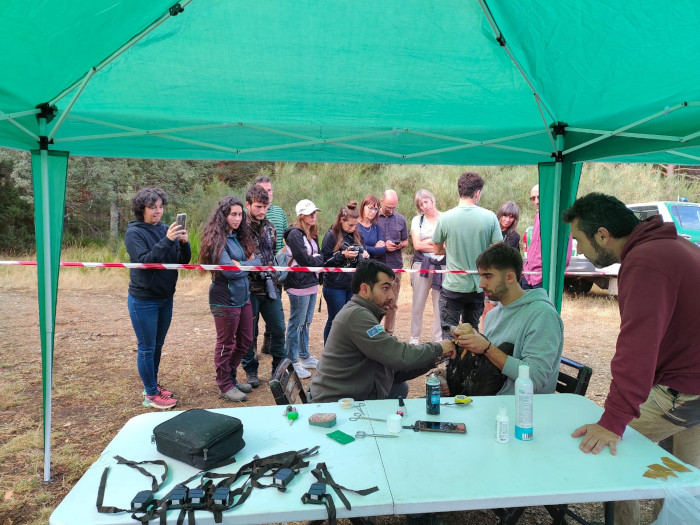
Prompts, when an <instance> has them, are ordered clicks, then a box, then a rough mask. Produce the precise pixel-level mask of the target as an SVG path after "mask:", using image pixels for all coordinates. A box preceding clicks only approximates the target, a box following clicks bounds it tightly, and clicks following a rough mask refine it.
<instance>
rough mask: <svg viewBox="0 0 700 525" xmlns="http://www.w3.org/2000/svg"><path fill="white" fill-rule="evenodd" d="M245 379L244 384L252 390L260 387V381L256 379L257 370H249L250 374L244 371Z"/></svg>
mask: <svg viewBox="0 0 700 525" xmlns="http://www.w3.org/2000/svg"><path fill="white" fill-rule="evenodd" d="M245 378H246V379H245V382H246V383H247V384H249V385H250V386H252V387H253V388H258V387H259V386H260V379H258V371H257V370H251V371H250V372H248V371H247V370H246V373H245Z"/></svg>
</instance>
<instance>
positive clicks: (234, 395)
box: [219, 386, 248, 401]
mask: <svg viewBox="0 0 700 525" xmlns="http://www.w3.org/2000/svg"><path fill="white" fill-rule="evenodd" d="M219 395H220V396H221V397H223V398H224V399H228V400H229V401H245V400H246V399H248V397H247V396H246V395H245V394H244V393H243V392H241V391H240V390H238V388H236V387H235V386H234V387H233V388H232V389H231V390H229V391H228V392H219Z"/></svg>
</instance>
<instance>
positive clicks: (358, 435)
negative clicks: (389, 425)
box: [355, 430, 399, 439]
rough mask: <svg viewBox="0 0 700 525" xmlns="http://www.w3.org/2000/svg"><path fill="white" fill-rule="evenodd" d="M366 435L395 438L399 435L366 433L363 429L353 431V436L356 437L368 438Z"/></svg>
mask: <svg viewBox="0 0 700 525" xmlns="http://www.w3.org/2000/svg"><path fill="white" fill-rule="evenodd" d="M368 437H376V438H397V437H399V436H398V435H397V434H368V433H367V432H365V431H364V430H358V431H357V432H355V438H357V439H362V438H368Z"/></svg>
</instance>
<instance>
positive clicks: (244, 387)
mask: <svg viewBox="0 0 700 525" xmlns="http://www.w3.org/2000/svg"><path fill="white" fill-rule="evenodd" d="M236 388H237V389H238V390H240V391H241V392H243V393H244V394H247V393H249V392H252V391H253V386H252V385H251V384H250V383H241V382H240V381H236Z"/></svg>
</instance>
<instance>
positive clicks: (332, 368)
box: [311, 259, 455, 403]
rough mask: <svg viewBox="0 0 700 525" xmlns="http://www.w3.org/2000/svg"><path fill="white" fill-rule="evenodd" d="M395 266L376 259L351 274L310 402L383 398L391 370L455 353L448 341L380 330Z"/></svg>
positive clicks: (391, 378) (424, 364) (421, 366)
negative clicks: (402, 337) (404, 337)
mask: <svg viewBox="0 0 700 525" xmlns="http://www.w3.org/2000/svg"><path fill="white" fill-rule="evenodd" d="M393 279H394V272H393V270H391V269H390V268H389V267H388V266H387V265H385V264H383V263H380V262H378V261H375V260H371V259H370V260H367V261H363V262H361V263H360V264H359V265H358V266H357V269H356V271H355V274H354V275H353V277H352V283H351V289H352V293H353V296H352V299H351V300H350V301H349V302H348V303H347V304H346V305H345V306H344V307H343V309H342V310H341V311H340V312H339V313H338V315H337V316H336V318H335V319H334V320H333V325H332V326H331V331H330V333H329V334H328V340H327V341H326V346H325V347H324V349H323V354H322V355H321V360H320V361H319V364H318V366H317V367H316V374H315V375H314V377H313V379H312V380H311V398H312V400H313V401H314V402H321V403H323V402H332V401H337V400H338V399H341V398H343V397H352V398H353V399H356V400H358V401H362V400H365V399H386V398H387V397H388V394H389V390H390V389H391V387H392V385H393V383H394V373H395V371H411V370H416V369H425V368H427V367H430V366H432V365H433V364H434V363H435V361H436V359H437V358H438V357H440V356H441V355H443V354H447V355H449V356H450V357H454V356H455V348H454V346H453V344H452V341H449V340H444V341H442V342H440V343H425V344H422V345H412V344H408V343H401V342H399V341H397V340H396V339H395V338H394V337H392V336H390V335H389V334H387V333H386V332H385V331H384V327H382V325H381V324H380V323H381V320H382V317H384V314H385V313H386V312H385V309H386V308H387V307H388V306H389V305H390V304H391V302H392V300H393V299H394V292H393V290H392V283H393Z"/></svg>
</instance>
